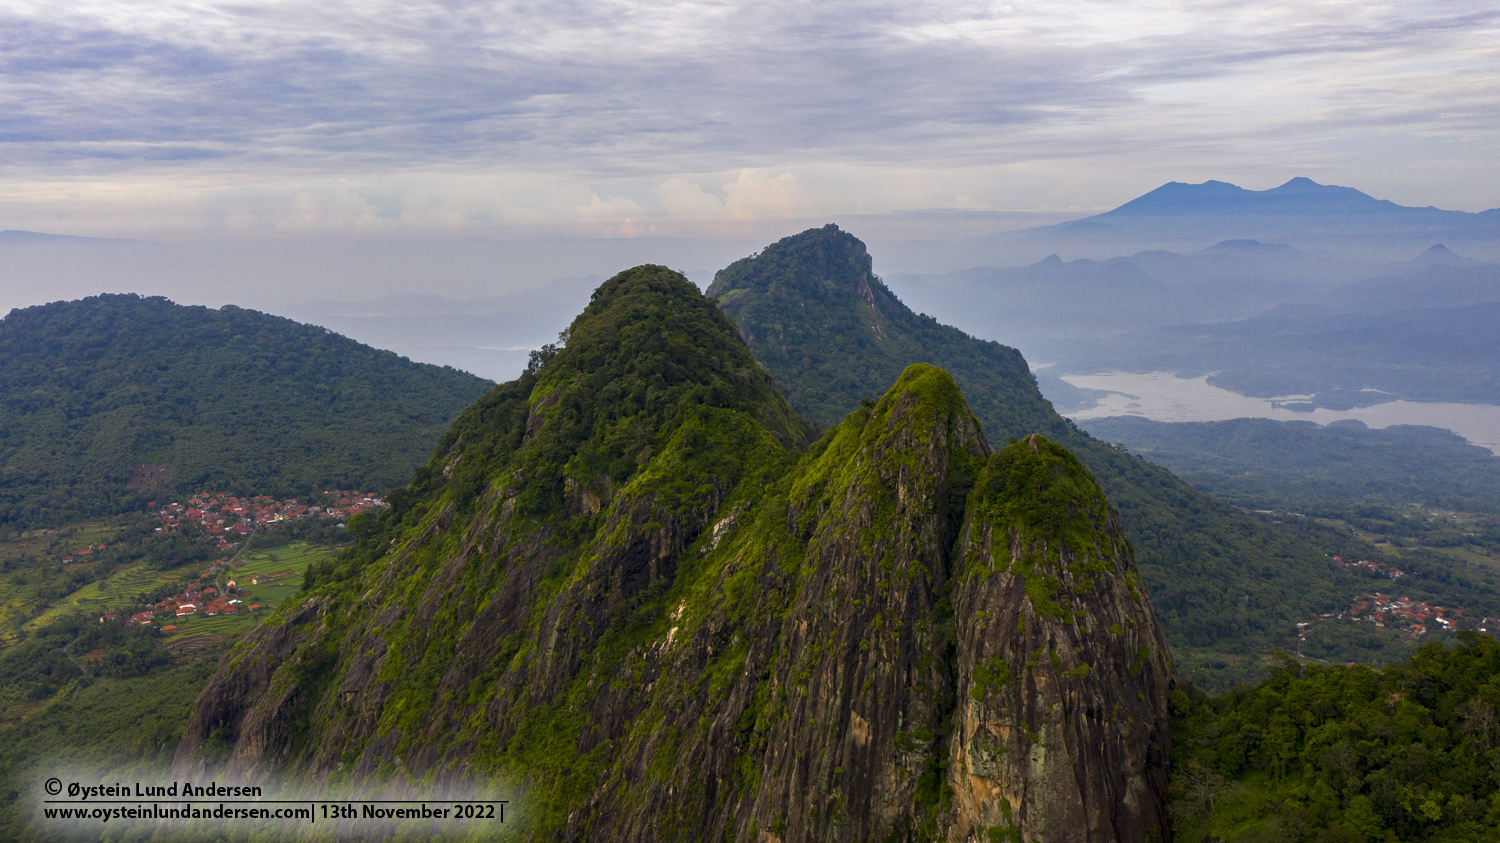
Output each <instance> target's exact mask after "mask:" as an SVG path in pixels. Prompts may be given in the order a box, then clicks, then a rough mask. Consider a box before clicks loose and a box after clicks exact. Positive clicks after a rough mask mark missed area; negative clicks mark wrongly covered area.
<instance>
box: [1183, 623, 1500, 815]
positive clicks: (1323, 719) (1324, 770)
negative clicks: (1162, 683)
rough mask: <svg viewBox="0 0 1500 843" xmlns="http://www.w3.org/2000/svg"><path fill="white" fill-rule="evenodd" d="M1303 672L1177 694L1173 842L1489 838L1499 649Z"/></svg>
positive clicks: (1498, 720)
mask: <svg viewBox="0 0 1500 843" xmlns="http://www.w3.org/2000/svg"><path fill="white" fill-rule="evenodd" d="M1459 635H1460V637H1461V639H1462V644H1461V646H1458V647H1444V646H1442V645H1441V644H1437V643H1432V644H1427V645H1424V646H1423V647H1422V648H1421V649H1420V650H1419V651H1417V653H1416V654H1415V655H1413V656H1412V658H1411V659H1410V660H1409V661H1406V662H1404V663H1401V664H1396V665H1390V666H1387V667H1385V668H1383V669H1374V668H1371V667H1368V666H1365V665H1351V666H1347V667H1343V666H1340V667H1326V668H1325V667H1320V666H1311V667H1303V666H1301V665H1298V664H1297V663H1296V662H1295V661H1294V660H1292V659H1290V658H1288V657H1285V656H1282V657H1280V658H1279V660H1278V663H1277V665H1276V667H1275V669H1274V670H1273V671H1272V674H1271V676H1270V678H1268V679H1266V680H1265V681H1264V682H1262V683H1260V684H1259V685H1258V686H1257V687H1255V688H1248V687H1240V688H1236V689H1234V690H1233V691H1232V692H1230V693H1228V694H1224V695H1223V696H1220V697H1218V698H1216V699H1209V698H1207V697H1205V696H1203V695H1202V694H1201V693H1190V692H1189V691H1187V690H1180V691H1178V692H1177V693H1176V695H1175V696H1174V709H1175V714H1176V717H1175V718H1174V723H1173V753H1172V754H1173V767H1174V771H1173V777H1172V791H1173V797H1174V801H1173V815H1174V816H1173V818H1174V825H1175V828H1176V832H1177V840H1178V841H1179V843H1199V841H1205V840H1209V839H1215V838H1216V839H1219V840H1223V841H1230V843H1237V842H1238V841H1245V843H1249V842H1250V841H1266V843H1381V841H1389V842H1390V843H1396V841H1426V843H1470V841H1472V843H1479V841H1493V840H1496V839H1500V715H1497V707H1500V643H1497V642H1496V641H1495V640H1494V639H1492V638H1490V637H1488V636H1483V635H1479V634H1478V633H1472V632H1464V633H1460V634H1459Z"/></svg>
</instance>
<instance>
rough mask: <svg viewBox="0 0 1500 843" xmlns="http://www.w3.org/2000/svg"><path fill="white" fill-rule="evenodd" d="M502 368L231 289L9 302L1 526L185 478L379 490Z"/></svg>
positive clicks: (32, 522) (55, 521)
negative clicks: (282, 312) (266, 308)
mask: <svg viewBox="0 0 1500 843" xmlns="http://www.w3.org/2000/svg"><path fill="white" fill-rule="evenodd" d="M492 386H493V384H491V383H490V382H489V381H486V380H484V379H482V378H478V377H475V376H473V375H469V374H466V373H463V372H460V371H457V370H455V369H451V368H446V367H438V366H430V365H426V364H421V363H413V362H411V361H410V360H407V359H406V358H403V357H400V356H398V355H396V354H394V353H391V352H388V351H380V350H377V349H373V348H370V347H368V346H364V345H361V344H359V343H357V342H355V341H353V340H350V339H348V338H346V337H342V336H339V335H338V334H334V333H331V332H329V331H327V330H325V329H323V328H319V327H316V326H312V325H302V324H298V323H296V322H293V321H291V320H289V319H283V318H280V317H276V316H269V315H267V314H264V313H259V312H256V311H253V310H246V309H243V308H238V307H234V306H230V305H226V306H225V307H223V308H220V309H218V310H213V309H209V308H205V307H184V306H181V305H177V304H174V303H172V302H170V301H168V300H167V299H165V298H161V297H153V298H142V297H140V296H135V295H102V296H95V297H92V298H88V299H83V300H81V301H72V302H55V303H52V304H48V305H42V306H39V307H30V308H24V309H17V310H13V311H11V313H10V314H9V315H8V316H6V317H5V318H4V319H3V320H0V529H14V528H18V527H29V526H39V525H48V526H52V525H60V524H65V523H70V522H74V521H77V520H79V519H82V518H87V517H96V516H100V515H110V514H114V513H116V512H119V511H121V510H122V509H125V508H130V507H134V506H137V505H139V504H142V503H144V502H145V501H146V500H148V499H151V498H154V497H157V496H160V495H170V494H173V493H178V492H182V491H188V492H192V491H202V490H204V489H217V490H223V491H227V492H231V493H236V494H243V495H253V494H269V495H274V496H278V497H280V496H288V495H299V496H301V495H307V494H310V493H313V492H316V491H320V490H323V489H331V488H364V489H377V490H384V489H386V488H389V487H391V486H394V485H397V484H403V483H405V482H406V481H407V480H408V479H409V478H410V476H411V471H412V470H413V469H414V468H415V467H416V466H418V465H420V464H421V463H422V462H423V461H424V460H425V459H426V458H427V457H428V456H429V454H430V448H431V446H432V443H433V442H434V441H436V439H437V438H438V437H439V436H440V435H442V433H443V431H445V430H446V429H447V427H448V424H449V423H450V422H451V421H452V420H453V419H454V418H456V417H457V416H458V414H459V412H460V411H462V410H463V408H464V407H467V406H468V405H469V404H471V403H473V401H474V400H475V399H476V398H478V397H479V396H480V395H483V394H484V393H485V392H486V391H488V390H489V389H490V388H491V387H492ZM142 466H144V467H142ZM132 469H136V476H135V477H134V478H132ZM147 471H150V472H151V473H150V474H147V473H146V472H147ZM132 481H134V482H132Z"/></svg>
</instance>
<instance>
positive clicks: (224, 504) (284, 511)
mask: <svg viewBox="0 0 1500 843" xmlns="http://www.w3.org/2000/svg"><path fill="white" fill-rule="evenodd" d="M148 506H150V507H151V508H152V509H155V510H156V516H157V518H158V519H160V521H161V526H159V527H157V528H156V531H157V532H158V533H172V532H176V531H177V530H179V529H181V528H182V526H183V525H184V524H187V523H189V522H191V523H193V524H196V525H197V526H198V527H199V528H200V529H201V530H202V531H203V532H204V533H205V534H207V535H209V536H212V537H216V538H218V540H219V549H220V550H228V549H229V548H231V547H233V546H234V542H232V541H230V539H231V538H233V536H231V535H230V534H232V533H233V534H239V535H246V534H248V533H251V532H254V531H255V529H256V528H258V527H267V526H270V525H272V524H275V523H277V522H280V521H290V520H294V519H298V518H307V517H310V516H317V517H320V518H336V519H338V520H340V521H343V520H346V519H348V518H350V517H351V516H354V515H357V514H359V513H362V512H374V511H377V510H379V509H382V508H384V507H385V506H387V504H386V502H385V501H384V500H382V499H381V498H380V496H379V495H369V494H365V493H363V492H360V491H358V490H354V489H347V490H346V489H329V490H327V491H325V492H323V503H322V504H304V503H302V502H300V501H297V500H295V499H287V500H284V501H278V500H276V499H275V498H272V497H270V496H267V495H257V496H255V497H252V498H240V497H236V496H234V495H228V494H223V493H213V492H205V493H203V494H198V495H194V496H192V497H191V498H188V501H187V503H186V504H183V503H178V502H173V503H169V504H166V505H165V506H162V507H161V508H160V509H157V503H156V501H152V502H151V503H150V504H148Z"/></svg>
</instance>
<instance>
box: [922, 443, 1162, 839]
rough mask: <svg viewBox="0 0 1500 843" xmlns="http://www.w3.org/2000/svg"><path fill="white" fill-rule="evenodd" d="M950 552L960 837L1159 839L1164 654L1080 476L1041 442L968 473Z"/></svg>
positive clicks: (1124, 558) (951, 774) (1114, 526)
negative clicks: (999, 833) (1000, 831)
mask: <svg viewBox="0 0 1500 843" xmlns="http://www.w3.org/2000/svg"><path fill="white" fill-rule="evenodd" d="M956 554H957V556H958V558H960V559H962V560H963V562H962V565H961V566H960V571H961V575H960V579H959V581H958V582H956V583H955V584H954V589H953V594H954V597H953V604H954V609H955V621H956V626H957V629H958V631H959V633H958V652H957V658H956V664H957V669H958V672H959V674H960V676H961V677H962V679H961V681H960V685H959V707H958V711H957V713H956V716H955V717H954V726H953V739H952V741H951V742H950V747H951V755H950V763H949V768H948V781H949V784H950V786H951V787H952V788H953V793H954V803H955V805H957V806H958V815H959V817H960V818H961V825H962V824H968V823H972V824H974V825H975V826H988V827H990V828H996V827H998V828H1005V829H1015V830H1018V831H1020V832H1021V836H1022V839H1025V840H1048V841H1051V840H1079V841H1084V840H1088V841H1094V840H1119V841H1141V840H1148V839H1163V838H1164V837H1165V836H1166V834H1167V829H1168V826H1167V817H1166V814H1165V812H1164V810H1163V808H1164V807H1165V803H1164V802H1163V801H1162V800H1161V798H1160V795H1161V794H1162V793H1163V792H1164V791H1165V790H1166V786H1167V780H1166V759H1167V754H1168V753H1169V752H1170V749H1171V747H1170V740H1169V737H1168V735H1167V731H1166V725H1167V720H1168V712H1167V703H1168V694H1169V692H1170V687H1171V678H1170V668H1169V666H1168V665H1167V663H1166V660H1165V658H1164V654H1165V653H1166V642H1165V640H1164V639H1163V637H1162V633H1161V626H1160V625H1159V624H1158V623H1157V621H1156V615H1155V613H1154V612H1153V611H1152V610H1151V607H1150V605H1149V604H1148V603H1147V601H1146V598H1145V595H1144V593H1143V592H1144V586H1143V584H1142V583H1141V577H1140V574H1139V573H1137V572H1136V570H1135V568H1134V566H1133V565H1132V564H1131V562H1130V551H1129V547H1128V545H1127V544H1126V542H1125V539H1124V537H1123V536H1122V535H1121V530H1120V522H1119V515H1118V514H1117V513H1115V512H1114V510H1112V509H1110V508H1109V506H1108V505H1107V504H1106V503H1105V500H1104V495H1103V493H1102V492H1100V491H1099V487H1098V485H1097V484H1096V483H1095V482H1094V480H1093V478H1092V477H1091V476H1089V474H1088V472H1087V471H1086V470H1085V469H1084V468H1083V466H1082V465H1081V464H1080V463H1079V462H1078V459H1077V458H1076V457H1074V456H1073V455H1072V454H1071V453H1069V452H1068V451H1066V450H1065V449H1063V448H1061V447H1060V446H1058V445H1055V444H1052V443H1051V442H1048V441H1047V440H1045V439H1042V438H1041V437H1040V436H1036V435H1032V436H1029V437H1027V438H1026V439H1025V440H1024V441H1021V442H1017V443H1015V444H1012V445H1011V446H1009V447H1008V448H1006V449H1005V450H1003V451H1001V452H1000V453H998V454H996V455H994V456H993V457H992V458H991V459H990V460H989V462H988V463H987V464H986V465H985V467H984V471H983V472H982V473H981V474H980V477H979V481H978V483H977V484H976V487H975V490H974V492H973V494H972V495H971V496H970V499H969V507H968V517H967V518H966V520H965V523H964V533H963V536H962V538H961V539H960V541H959V545H958V548H957V551H956ZM962 830H963V829H962V828H961V829H960V831H962Z"/></svg>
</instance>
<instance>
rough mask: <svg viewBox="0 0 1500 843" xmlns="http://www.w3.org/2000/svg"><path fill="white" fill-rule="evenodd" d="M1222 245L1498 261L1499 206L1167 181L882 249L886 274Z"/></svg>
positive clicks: (1341, 190)
mask: <svg viewBox="0 0 1500 843" xmlns="http://www.w3.org/2000/svg"><path fill="white" fill-rule="evenodd" d="M1224 240H1261V241H1276V242H1281V243H1286V244H1289V245H1292V246H1296V247H1298V248H1301V249H1311V250H1318V251H1323V252H1327V253H1328V255H1329V256H1330V257H1334V258H1339V259H1346V260H1348V259H1353V260H1382V261H1390V260H1402V259H1405V258H1407V257H1409V256H1410V255H1412V254H1415V253H1416V252H1417V251H1420V250H1421V249H1423V248H1426V247H1427V246H1430V245H1431V244H1433V243H1434V242H1442V243H1447V244H1449V245H1450V246H1453V247H1455V248H1457V249H1459V251H1462V252H1464V253H1466V254H1471V255H1474V256H1477V257H1480V258H1482V259H1485V260H1500V208H1497V209H1491V210H1488V211H1483V212H1480V213H1468V212H1464V211H1445V210H1442V209H1439V208H1433V207H1427V208H1412V207H1408V206H1404V205H1397V204H1396V203H1394V202H1391V201H1388V200H1384V199H1376V198H1374V197H1372V196H1370V195H1368V194H1365V193H1362V192H1360V191H1358V190H1355V189H1353V188H1350V187H1338V186H1335V185H1325V184H1318V183H1317V182H1314V181H1313V180H1311V179H1308V178H1300V177H1299V178H1294V179H1292V180H1290V181H1288V182H1287V183H1285V184H1283V185H1281V186H1279V187H1275V188H1272V189H1270V190H1246V189H1244V188H1242V187H1237V186H1235V185H1233V184H1228V183H1226V182H1221V181H1208V182H1204V183H1203V184H1183V183H1181V182H1169V183H1167V184H1164V185H1162V186H1161V187H1158V188H1156V189H1155V190H1153V191H1151V192H1150V193H1146V194H1144V195H1142V196H1139V197H1137V198H1135V199H1132V200H1131V201H1129V202H1126V203H1125V204H1123V205H1121V206H1119V207H1118V208H1115V209H1114V210H1111V211H1106V212H1105V213H1102V214H1096V215H1094V216H1091V217H1085V218H1083V219H1078V220H1073V221H1071V222H1065V223H1058V224H1056V225H1048V226H1042V227H1039V228H1030V229H1025V230H1021V231H1009V232H1003V233H1000V234H993V235H989V236H986V237H976V238H967V239H963V240H957V241H950V242H946V243H933V242H915V243H908V244H905V245H903V246H900V247H896V248H893V249H889V250H886V253H885V254H884V255H883V258H882V269H883V270H884V271H885V272H887V273H891V272H946V271H953V270H958V269H967V268H970V267H976V266H1015V265H1018V264H1028V263H1032V262H1035V261H1037V260H1040V259H1041V258H1043V257H1045V256H1047V255H1048V254H1049V253H1057V254H1058V255H1061V256H1062V257H1064V258H1069V259H1072V258H1093V259H1096V260H1099V259H1104V258H1108V257H1112V256H1116V255H1123V254H1133V253H1135V252H1139V251H1145V250H1150V249H1167V250H1171V251H1176V252H1182V253H1189V252H1195V251H1198V250H1200V249H1203V248H1205V247H1207V246H1210V245H1212V244H1214V243H1217V242H1220V241H1224Z"/></svg>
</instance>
